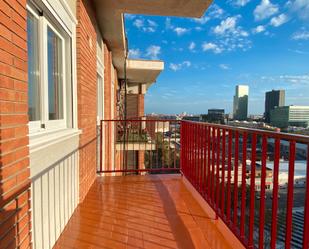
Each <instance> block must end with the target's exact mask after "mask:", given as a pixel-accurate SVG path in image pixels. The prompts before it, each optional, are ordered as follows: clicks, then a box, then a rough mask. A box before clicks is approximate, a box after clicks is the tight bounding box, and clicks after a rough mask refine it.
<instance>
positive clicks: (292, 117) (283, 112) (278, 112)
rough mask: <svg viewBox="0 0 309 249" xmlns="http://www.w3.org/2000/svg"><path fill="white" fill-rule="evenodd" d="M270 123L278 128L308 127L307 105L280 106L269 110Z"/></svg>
mask: <svg viewBox="0 0 309 249" xmlns="http://www.w3.org/2000/svg"><path fill="white" fill-rule="evenodd" d="M270 123H271V124H272V125H273V126H276V127H279V128H287V127H288V126H296V127H304V128H307V127H309V106H293V105H291V106H281V107H275V109H273V110H271V111H270Z"/></svg>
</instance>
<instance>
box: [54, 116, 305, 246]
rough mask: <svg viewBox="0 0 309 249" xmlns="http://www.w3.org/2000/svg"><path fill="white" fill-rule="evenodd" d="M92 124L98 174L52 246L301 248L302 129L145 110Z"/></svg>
mask: <svg viewBox="0 0 309 249" xmlns="http://www.w3.org/2000/svg"><path fill="white" fill-rule="evenodd" d="M101 131H102V132H101V140H100V141H101V146H100V148H101V149H100V151H101V153H100V155H101V156H100V166H99V167H98V175H99V176H98V178H97V180H96V182H95V184H94V185H93V186H92V187H91V189H90V191H89V193H88V194H87V196H86V198H85V200H84V201H83V203H82V204H81V205H80V206H79V207H78V209H77V210H76V211H75V213H74V214H73V216H72V218H71V219H70V221H69V223H68V225H67V227H66V229H65V231H64V232H63V234H62V235H61V237H60V239H59V240H58V242H57V244H56V246H55V248H105V247H106V248H304V249H308V248H309V181H308V177H309V156H308V155H309V138H308V136H296V135H290V134H283V133H277V132H269V131H263V130H254V129H246V128H236V127H229V126H222V125H215V124H208V123H199V122H191V121H176V120H153V119H147V120H145V119H140V120H138V119H136V120H117V121H113V120H108V121H101ZM104 141H105V144H104ZM117 143H118V144H119V143H121V144H122V146H115V144H117ZM128 144H130V146H128ZM146 144H149V145H150V146H148V147H147V146H146ZM120 147H121V148H120ZM103 148H105V150H103ZM166 173H168V174H166ZM125 175H126V176H125Z"/></svg>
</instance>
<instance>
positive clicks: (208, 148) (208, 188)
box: [207, 126, 211, 200]
mask: <svg viewBox="0 0 309 249" xmlns="http://www.w3.org/2000/svg"><path fill="white" fill-rule="evenodd" d="M207 138H208V139H207V199H208V200H209V199H210V193H211V189H210V188H211V160H210V155H211V152H210V150H211V127H210V126H207Z"/></svg>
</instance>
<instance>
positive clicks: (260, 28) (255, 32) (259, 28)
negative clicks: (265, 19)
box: [252, 25, 266, 34]
mask: <svg viewBox="0 0 309 249" xmlns="http://www.w3.org/2000/svg"><path fill="white" fill-rule="evenodd" d="M265 30H266V28H265V26H263V25H259V26H257V27H256V28H254V29H253V30H252V32H253V33H254V34H258V33H261V32H264V31H265Z"/></svg>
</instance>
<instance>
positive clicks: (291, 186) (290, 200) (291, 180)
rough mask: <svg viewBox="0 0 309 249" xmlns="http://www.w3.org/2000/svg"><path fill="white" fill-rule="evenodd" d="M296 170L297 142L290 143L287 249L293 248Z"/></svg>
mask: <svg viewBox="0 0 309 249" xmlns="http://www.w3.org/2000/svg"><path fill="white" fill-rule="evenodd" d="M294 168H295V141H290V158H289V176H288V196H287V209H286V232H285V248H286V249H289V248H291V239H292V219H293V216H292V215H293V195H294Z"/></svg>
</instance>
